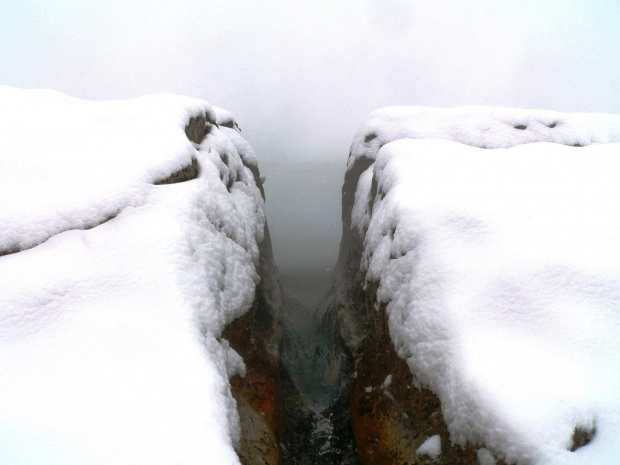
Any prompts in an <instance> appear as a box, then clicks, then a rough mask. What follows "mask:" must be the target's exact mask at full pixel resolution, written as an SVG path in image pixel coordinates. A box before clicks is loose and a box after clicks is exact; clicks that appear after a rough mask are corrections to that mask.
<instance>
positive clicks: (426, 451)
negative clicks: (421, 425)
mask: <svg viewBox="0 0 620 465" xmlns="http://www.w3.org/2000/svg"><path fill="white" fill-rule="evenodd" d="M415 454H416V455H417V456H418V457H425V456H426V457H429V458H430V459H431V460H437V459H438V458H439V456H440V455H441V438H440V437H439V435H438V434H436V435H434V436H431V437H430V438H428V439H427V440H426V441H424V442H423V443H422V445H421V446H420V447H418V450H416V452H415Z"/></svg>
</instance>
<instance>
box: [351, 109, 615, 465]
mask: <svg viewBox="0 0 620 465" xmlns="http://www.w3.org/2000/svg"><path fill="white" fill-rule="evenodd" d="M391 111H393V113H390V112H391ZM403 112H404V113H405V114H406V113H407V111H405V110H397V111H394V110H385V111H383V112H379V113H376V114H375V117H373V118H374V119H373V118H371V123H372V124H373V125H375V126H373V131H374V133H375V137H374V139H377V138H379V139H381V138H382V137H383V136H381V134H389V135H390V137H392V136H394V137H398V136H399V134H400V133H398V131H401V132H402V133H407V131H409V132H408V134H410V133H412V131H414V129H415V128H412V127H409V128H407V127H406V126H407V124H409V122H410V120H409V119H407V118H404V117H403ZM411 112H413V113H414V114H415V118H414V120H415V121H416V122H423V121H426V120H425V118H426V117H428V118H429V121H428V123H427V125H426V126H427V127H435V128H436V132H435V133H432V135H433V136H434V137H441V139H444V140H439V139H432V140H411V139H409V140H397V141H394V142H391V143H388V144H387V145H384V146H383V147H382V148H381V149H380V150H379V151H378V154H377V156H376V161H375V163H374V164H373V165H372V166H371V167H370V168H369V169H368V170H367V171H366V172H365V173H364V174H363V175H362V176H361V177H360V179H359V182H358V187H357V192H356V195H355V205H354V207H353V211H352V227H354V228H356V229H357V230H358V231H359V233H360V234H361V235H362V237H364V253H363V256H362V263H361V266H362V269H363V270H364V271H365V272H366V277H367V281H375V282H379V283H380V285H379V288H378V291H377V298H378V300H379V302H380V303H381V302H383V303H387V313H388V319H389V329H390V336H391V338H392V340H393V342H394V345H395V348H396V350H397V352H398V354H399V355H400V356H401V357H402V358H403V359H405V360H407V363H408V365H409V368H410V370H411V372H412V373H413V374H414V375H415V376H414V379H415V380H417V383H418V384H419V385H421V386H424V387H427V388H430V389H431V390H432V391H433V392H435V393H436V394H437V395H438V396H439V398H440V400H441V402H442V410H443V415H444V418H445V419H446V423H447V425H448V428H449V431H450V434H451V439H452V441H454V442H456V443H458V444H461V445H464V444H465V443H466V442H467V441H470V442H472V443H480V444H484V445H485V446H486V448H487V449H489V451H491V452H492V453H493V454H495V455H496V456H497V457H500V458H503V459H504V460H506V461H507V462H508V463H518V464H584V465H585V464H592V463H596V464H607V463H608V464H612V463H615V462H616V460H617V457H619V456H620V440H619V439H618V438H620V372H619V371H618V369H617V367H618V366H620V314H619V313H618V308H620V183H618V182H617V179H618V173H620V157H619V156H618V155H619V154H620V145H618V144H595V145H590V146H587V147H580V148H577V147H571V146H566V145H560V144H551V143H530V144H527V145H517V146H514V145H515V143H520V142H526V141H529V140H518V139H516V137H517V136H515V135H514V134H513V131H519V133H518V134H525V132H524V131H527V130H528V129H515V128H514V127H513V126H512V125H514V126H520V125H524V126H526V128H533V127H534V128H535V127H537V126H536V125H534V123H533V121H534V119H533V118H531V115H532V114H535V113H530V112H525V111H523V112H515V114H514V115H513V116H510V117H509V115H508V113H509V112H508V111H507V110H498V111H493V112H490V111H489V110H488V109H487V110H484V111H483V112H482V114H476V112H475V111H474V110H473V109H468V110H458V111H457V110H454V111H452V112H450V111H446V110H436V111H435V110H429V111H422V110H417V109H414V110H411ZM441 112H446V113H445V115H447V117H446V119H442V118H441V117H440V115H441ZM459 112H461V113H459ZM455 114H460V115H461V116H460V117H463V118H465V117H466V116H467V118H469V117H471V118H472V121H473V123H472V124H473V127H474V128H478V126H479V122H480V121H486V122H489V117H488V116H489V114H494V115H495V117H496V118H497V115H498V114H500V115H502V118H501V120H502V121H504V122H503V123H502V124H505V125H506V124H507V125H508V126H510V127H509V128H508V129H505V130H504V134H505V137H504V138H502V137H503V136H502V132H501V131H499V130H497V131H496V134H495V136H494V138H493V139H492V140H493V141H494V142H493V144H494V145H493V146H496V147H508V146H513V147H512V148H509V149H497V150H483V149H480V148H476V147H472V146H468V145H464V144H462V143H457V142H454V141H451V140H445V139H452V140H460V141H461V142H467V143H471V144H472V145H478V146H479V145H481V144H479V143H474V142H480V139H477V138H476V131H474V130H473V129H472V130H469V129H467V130H466V129H463V128H466V127H467V124H468V121H466V120H464V121H456V120H454V119H451V116H453V115H455ZM377 115H378V116H377ZM390 115H391V116H390ZM528 115H529V117H528ZM536 115H537V119H536V121H538V122H539V123H540V124H541V125H542V126H545V127H546V129H542V128H541V129H540V131H541V132H546V131H555V130H561V129H562V127H565V128H566V131H565V133H563V135H562V136H561V137H560V139H562V140H564V141H571V140H573V139H571V137H573V138H576V139H578V140H579V141H581V142H583V144H581V145H586V144H587V143H590V142H593V141H599V142H601V141H614V140H618V141H620V136H619V135H620V120H619V119H618V118H617V117H611V116H601V115H592V116H590V117H588V115H559V114H556V113H548V112H545V113H536ZM379 116H380V118H379ZM498 120H499V119H498ZM373 121H374V122H373ZM377 121H382V123H381V124H379V123H378V122H377ZM393 121H396V122H398V124H401V123H402V125H403V127H400V126H398V125H397V127H396V128H393V127H392V126H391V124H392V122H393ZM552 122H555V126H554V127H550V126H552V124H551V123H552ZM547 123H548V124H547ZM607 123H609V124H607ZM612 123H613V124H612ZM614 124H615V126H614ZM382 125H383V126H382ZM367 126H368V124H367V125H366V126H365V127H367ZM493 128H494V124H491V125H490V127H489V131H491V132H492V131H494V130H493ZM588 128H592V129H588ZM601 128H602V129H601ZM478 129H480V128H478ZM532 131H533V130H532ZM571 131H572V132H571ZM363 133H364V132H363V131H362V132H361V134H363ZM425 134H430V132H429V133H425ZM484 134H485V132H484V131H482V130H480V131H479V133H478V135H479V136H480V137H481V138H482V139H484V137H486V136H485V135H484ZM571 134H572V135H571ZM521 137H525V136H523V135H522V136H521ZM359 139H360V136H359V135H358V137H357V138H356V140H357V142H359ZM374 139H372V140H374ZM489 140H491V139H485V141H486V142H485V144H487V146H488V142H489ZM370 142H372V141H370ZM370 142H369V143H370ZM556 142H557V141H556ZM354 145H355V144H354ZM569 145H572V144H569ZM358 148H359V147H358ZM356 150H357V149H355V147H354V150H353V155H352V156H355V153H362V151H360V150H358V152H356ZM366 153H367V154H368V153H370V152H368V151H367V152H366ZM575 429H581V430H587V431H590V430H595V431H596V432H595V435H594V438H593V440H592V441H591V442H590V443H589V444H587V445H585V446H584V447H581V448H578V449H577V450H576V451H575V452H570V451H569V449H570V448H571V443H572V436H573V432H574V431H575ZM483 455H484V453H483Z"/></svg>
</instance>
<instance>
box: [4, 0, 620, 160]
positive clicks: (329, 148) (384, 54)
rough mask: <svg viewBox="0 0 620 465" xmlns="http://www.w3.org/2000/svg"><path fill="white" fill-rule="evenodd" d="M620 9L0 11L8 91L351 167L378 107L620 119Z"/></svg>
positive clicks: (581, 4) (461, 5)
mask: <svg viewBox="0 0 620 465" xmlns="http://www.w3.org/2000/svg"><path fill="white" fill-rule="evenodd" d="M619 24H620V2H618V1H617V0H609V1H559V0H551V1H540V0H538V1H528V0H518V1H512V0H507V1H445V0H444V1H442V0H429V1H419V0H388V1H380V2H379V1H376V2H371V1H355V0H338V1H336V0H334V1H325V0H316V1H313V2H296V1H291V0H288V1H265V2H258V1H230V0H218V1H211V0H202V1H194V0H176V1H174V2H173V1H169V2H166V1H157V0H148V1H146V0H139V1H128V0H105V1H103V0H93V1H84V0H47V1H44V0H3V1H2V2H0V83H3V84H9V85H15V86H19V87H26V88H29V87H48V88H53V89H56V90H59V91H61V92H64V93H67V94H70V95H73V96H76V97H82V98H90V99H110V98H123V97H131V96H137V95H142V94H147V93H154V92H174V93H180V94H187V95H191V96H195V97H200V98H204V99H206V100H208V101H210V102H211V103H213V104H216V105H219V106H222V107H225V108H227V109H229V110H230V111H231V112H233V113H234V114H235V115H236V116H237V119H238V120H239V123H240V125H241V127H242V129H243V130H244V135H245V136H246V137H247V138H248V139H249V141H250V143H252V144H253V146H254V147H255V149H256V150H257V152H258V153H259V156H260V159H262V160H266V159H269V158H274V159H282V158H295V159H297V158H300V157H301V158H313V159H316V158H318V157H329V158H339V157H343V158H344V157H346V152H347V150H348V145H349V143H350V140H351V138H352V135H353V132H354V131H355V129H356V128H357V127H358V126H359V125H360V124H361V122H362V121H363V119H364V117H365V116H366V115H367V114H368V113H369V112H370V111H372V110H373V109H375V108H378V107H382V106H386V105H397V104H419V105H432V106H458V105H501V106H518V107H532V108H545V109H553V110H560V111H603V112H615V113H620V89H619V86H620V84H619V83H620V26H619Z"/></svg>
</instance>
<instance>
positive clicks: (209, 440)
mask: <svg viewBox="0 0 620 465" xmlns="http://www.w3.org/2000/svg"><path fill="white" fill-rule="evenodd" d="M0 103H1V105H0V127H2V129H3V131H2V132H3V134H2V137H1V138H0V199H2V201H1V203H0V463H3V464H5V463H6V464H13V465H17V464H45V465H55V464H58V465H60V464H62V465H67V464H89V465H92V464H115V465H116V464H132V465H135V464H150V465H152V464H171V463H175V464H176V463H178V464H196V463H217V464H237V463H238V459H237V456H236V454H235V452H234V449H233V446H234V444H235V442H236V441H237V440H238V437H239V426H238V416H237V413H236V407H235V402H234V399H233V398H232V396H231V393H230V387H229V383H228V377H229V376H231V375H232V374H233V373H235V372H238V371H240V372H243V370H244V366H243V362H242V361H241V360H240V357H239V356H238V355H237V354H236V353H235V352H234V351H232V349H230V348H229V346H228V343H227V341H225V340H222V339H220V336H221V331H222V330H223V328H224V327H225V326H226V325H227V324H228V323H229V322H231V321H232V320H233V319H234V318H235V317H237V316H240V315H241V314H243V313H244V312H245V311H247V309H248V308H249V306H250V305H251V303H252V300H253V298H254V288H255V285H256V284H257V282H258V276H257V273H256V266H257V263H258V258H259V252H258V244H259V243H260V241H261V240H262V235H263V228H264V223H265V216H264V205H263V201H262V198H261V195H260V192H259V190H258V188H257V187H256V185H255V182H254V178H253V176H252V173H251V172H250V170H249V169H247V168H246V167H244V165H243V163H242V157H247V158H248V159H253V157H254V154H253V153H252V152H251V149H249V148H248V147H247V144H245V145H243V144H237V146H238V147H239V150H247V153H242V154H240V153H239V151H238V150H237V148H235V144H233V142H231V140H230V138H229V137H228V136H226V135H225V134H224V132H223V131H220V130H219V129H218V128H217V127H216V126H212V127H211V130H210V132H209V134H208V135H207V136H206V138H205V139H204V141H203V142H202V143H201V144H200V145H198V144H194V143H192V142H190V141H189V140H188V139H187V137H186V135H185V132H184V128H185V125H186V124H187V122H188V121H189V119H190V118H193V117H196V116H200V115H202V116H205V117H206V119H207V120H210V121H216V114H215V112H214V110H213V109H212V108H211V107H210V106H209V105H208V104H207V103H206V102H203V101H199V100H195V99H189V98H184V97H178V96H171V95H160V96H150V97H143V98H139V99H134V100H127V101H111V102H87V101H82V100H77V99H73V98H69V97H66V96H63V95H61V94H58V93H55V92H51V91H43V90H36V91H24V90H19V89H13V88H8V87H0ZM192 159H195V160H197V162H198V164H199V166H200V170H199V176H198V177H197V178H196V179H192V180H188V181H186V182H179V183H176V184H165V185H155V184H154V183H155V182H156V181H157V180H161V179H165V178H166V177H168V176H170V175H171V174H172V173H175V172H177V171H179V170H180V169H181V168H183V167H186V166H188V165H190V164H191V162H192ZM227 186H228V188H227ZM112 216H114V217H113V218H112V219H109V218H110V217H112ZM107 219H109V220H108V221H106V220H107ZM85 228H91V229H85ZM19 250H22V251H19Z"/></svg>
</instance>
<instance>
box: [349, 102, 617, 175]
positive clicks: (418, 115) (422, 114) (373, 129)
mask: <svg viewBox="0 0 620 465" xmlns="http://www.w3.org/2000/svg"><path fill="white" fill-rule="evenodd" d="M405 138H409V139H447V140H452V141H455V142H460V143H461V144H467V145H471V146H473V147H480V148H488V149H491V148H493V149H496V148H508V147H513V146H515V145H520V144H528V143H532V142H554V143H557V144H564V145H571V146H572V145H575V146H582V145H589V144H593V143H605V142H620V115H609V114H603V113H558V112H554V111H543V110H524V109H519V108H492V107H457V108H429V107H404V106H403V107H388V108H382V109H379V110H376V111H374V112H373V113H371V114H370V116H369V117H368V119H367V120H366V121H365V123H364V124H363V125H362V127H361V128H360V129H359V130H358V132H357V134H356V135H355V137H354V139H353V143H352V145H351V157H350V158H349V167H351V166H352V165H353V163H354V162H355V161H356V160H357V159H358V158H360V157H367V158H370V159H372V160H374V159H375V157H376V156H377V152H378V151H379V149H380V148H381V147H382V146H383V145H385V144H387V143H388V142H392V141H394V140H398V139H405Z"/></svg>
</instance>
